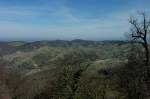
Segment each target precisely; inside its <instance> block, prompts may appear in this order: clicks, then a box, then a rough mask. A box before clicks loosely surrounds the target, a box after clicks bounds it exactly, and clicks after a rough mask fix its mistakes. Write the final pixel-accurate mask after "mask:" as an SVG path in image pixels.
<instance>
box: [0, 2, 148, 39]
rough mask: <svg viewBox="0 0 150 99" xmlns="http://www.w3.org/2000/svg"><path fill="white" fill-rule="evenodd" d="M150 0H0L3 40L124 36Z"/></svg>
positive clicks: (0, 37) (0, 22)
mask: <svg viewBox="0 0 150 99" xmlns="http://www.w3.org/2000/svg"><path fill="white" fill-rule="evenodd" d="M149 4H150V0H0V40H25V39H26V40H55V39H61V40H64V39H86V40H110V39H123V38H124V36H125V33H126V32H128V30H129V27H130V24H129V23H128V18H129V16H131V15H133V14H135V13H136V12H137V11H145V12H147V13H150V6H149Z"/></svg>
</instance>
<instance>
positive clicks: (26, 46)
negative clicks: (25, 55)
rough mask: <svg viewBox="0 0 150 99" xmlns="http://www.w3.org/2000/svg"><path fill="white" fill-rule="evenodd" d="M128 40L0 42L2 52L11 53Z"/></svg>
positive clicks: (97, 44) (98, 44)
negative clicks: (46, 47)
mask: <svg viewBox="0 0 150 99" xmlns="http://www.w3.org/2000/svg"><path fill="white" fill-rule="evenodd" d="M126 43H127V42H126V41H119V40H112V41H111V40H106V41H89V40H81V39H75V40H72V41H66V40H52V41H35V42H23V41H12V42H2V41H1V42H0V54H10V53H14V52H16V51H30V50H33V49H38V48H40V47H44V46H48V47H80V46H83V47H90V46H91V47H97V46H100V45H110V44H118V45H121V44H126Z"/></svg>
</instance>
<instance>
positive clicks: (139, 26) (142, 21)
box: [129, 12, 150, 65]
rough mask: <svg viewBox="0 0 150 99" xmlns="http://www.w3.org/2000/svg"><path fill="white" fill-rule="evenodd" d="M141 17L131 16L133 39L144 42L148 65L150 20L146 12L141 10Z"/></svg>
mask: <svg viewBox="0 0 150 99" xmlns="http://www.w3.org/2000/svg"><path fill="white" fill-rule="evenodd" d="M139 15H140V16H141V18H136V17H130V19H129V23H130V24H131V25H132V28H131V32H132V38H133V40H136V41H138V43H140V44H142V46H143V48H144V50H145V58H146V61H145V63H146V65H148V64H149V48H148V41H147V35H148V34H149V32H150V20H148V19H147V17H146V13H145V12H140V13H139Z"/></svg>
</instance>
